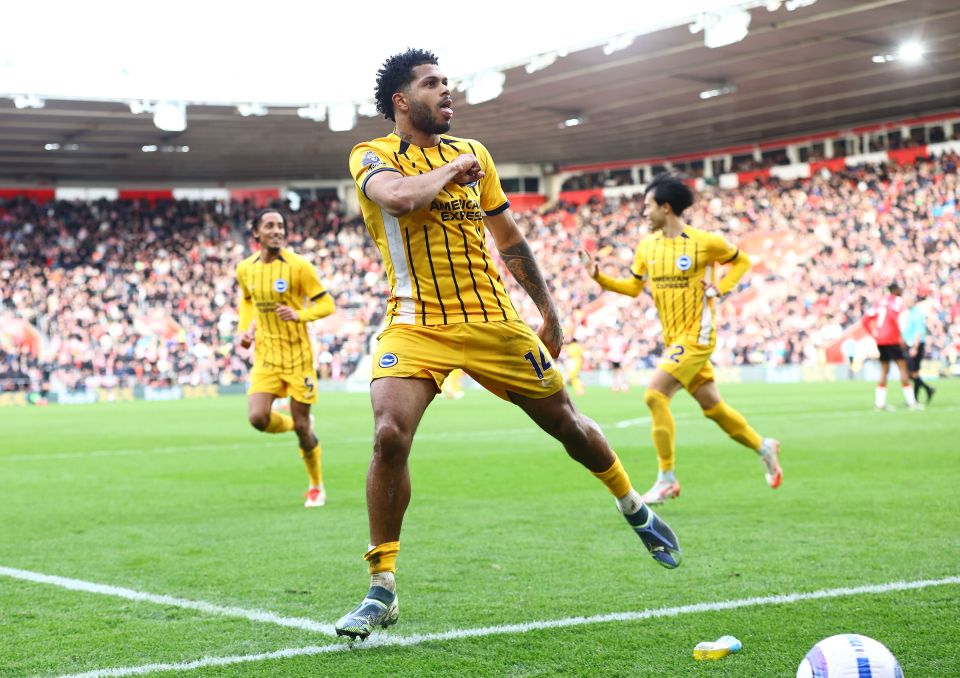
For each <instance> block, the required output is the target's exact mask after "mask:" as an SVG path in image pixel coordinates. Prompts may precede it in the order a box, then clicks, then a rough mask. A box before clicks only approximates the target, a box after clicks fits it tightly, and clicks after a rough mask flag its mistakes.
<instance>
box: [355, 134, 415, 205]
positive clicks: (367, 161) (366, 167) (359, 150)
mask: <svg viewBox="0 0 960 678" xmlns="http://www.w3.org/2000/svg"><path fill="white" fill-rule="evenodd" d="M380 172H400V169H399V168H398V167H397V166H396V164H395V163H394V162H393V161H392V159H390V158H389V157H387V154H386V153H384V151H383V150H382V149H379V148H377V147H376V146H374V145H373V144H369V143H367V144H358V145H357V146H354V148H353V150H352V151H351V152H350V176H352V177H353V180H354V181H355V182H357V188H359V189H360V192H361V193H363V194H364V195H367V192H366V186H367V182H368V181H369V180H370V177H372V176H374V175H376V174H379V173H380ZM400 173H401V174H402V172H400Z"/></svg>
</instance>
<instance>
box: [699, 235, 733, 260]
mask: <svg viewBox="0 0 960 678" xmlns="http://www.w3.org/2000/svg"><path fill="white" fill-rule="evenodd" d="M739 254H740V249H739V248H738V247H737V246H736V245H734V244H732V243H731V242H729V241H728V240H727V239H726V238H724V237H723V236H722V235H717V234H715V233H711V234H710V235H709V236H708V237H707V256H708V257H709V258H710V260H711V261H717V262H720V263H721V264H729V263H731V262H732V261H733V260H734V259H736V258H737V256H738V255H739Z"/></svg>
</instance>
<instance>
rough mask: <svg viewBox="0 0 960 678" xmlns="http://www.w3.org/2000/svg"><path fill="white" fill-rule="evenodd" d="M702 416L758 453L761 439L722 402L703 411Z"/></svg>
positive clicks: (745, 421) (741, 417)
mask: <svg viewBox="0 0 960 678" xmlns="http://www.w3.org/2000/svg"><path fill="white" fill-rule="evenodd" d="M703 415H704V416H705V417H707V418H709V419H713V420H714V421H715V422H717V424H718V425H719V426H720V428H722V429H723V430H724V431H726V432H727V435H728V436H730V437H731V438H733V439H734V440H736V441H737V442H738V443H740V444H741V445H744V446H746V447H749V448H750V449H751V450H758V451H759V449H760V445H762V444H763V438H761V437H760V434H759V433H757V432H756V431H754V430H753V429H752V428H750V424H748V423H747V420H746V419H744V418H743V415H742V414H740V413H739V412H737V411H736V410H735V409H733V408H732V407H730V406H729V405H727V404H726V403H725V402H723V401H722V400H721V401H720V402H719V403H717V404H716V405H714V406H713V407H711V408H710V409H709V410H704V411H703Z"/></svg>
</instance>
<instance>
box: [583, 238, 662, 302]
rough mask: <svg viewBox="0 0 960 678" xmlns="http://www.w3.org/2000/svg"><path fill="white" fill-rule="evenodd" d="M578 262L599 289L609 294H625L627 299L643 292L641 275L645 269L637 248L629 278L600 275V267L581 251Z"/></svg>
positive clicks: (643, 280) (642, 277)
mask: <svg viewBox="0 0 960 678" xmlns="http://www.w3.org/2000/svg"><path fill="white" fill-rule="evenodd" d="M580 261H581V262H583V265H584V268H586V271H587V273H588V274H589V275H590V277H591V278H593V279H594V280H596V281H597V283H598V284H599V285H600V287H602V288H603V289H605V290H610V291H611V292H616V293H617V294H626V295H627V296H629V297H635V296H637V295H638V294H640V293H641V292H643V286H644V284H645V282H646V281H645V279H644V274H643V272H644V270H645V269H644V264H643V256H642V253H641V252H640V248H639V247H638V248H637V253H636V255H635V257H634V262H633V266H632V267H631V268H630V277H629V278H613V277H611V276H609V275H605V274H603V273H601V272H600V267H599V266H598V265H597V263H596V261H595V260H594V258H593V257H591V256H590V255H589V254H587V253H586V252H585V251H583V250H580ZM636 271H640V273H637V272H636Z"/></svg>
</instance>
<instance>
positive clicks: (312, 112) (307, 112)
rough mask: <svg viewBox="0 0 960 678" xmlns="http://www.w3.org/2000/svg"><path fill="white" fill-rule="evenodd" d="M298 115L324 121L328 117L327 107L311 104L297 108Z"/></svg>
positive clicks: (315, 120)
mask: <svg viewBox="0 0 960 678" xmlns="http://www.w3.org/2000/svg"><path fill="white" fill-rule="evenodd" d="M297 115H298V116H300V117H301V118H303V119H305V120H313V121H314V122H323V121H324V120H326V119H327V108H326V106H321V105H320V104H310V105H309V106H303V107H302V108H298V109H297Z"/></svg>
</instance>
